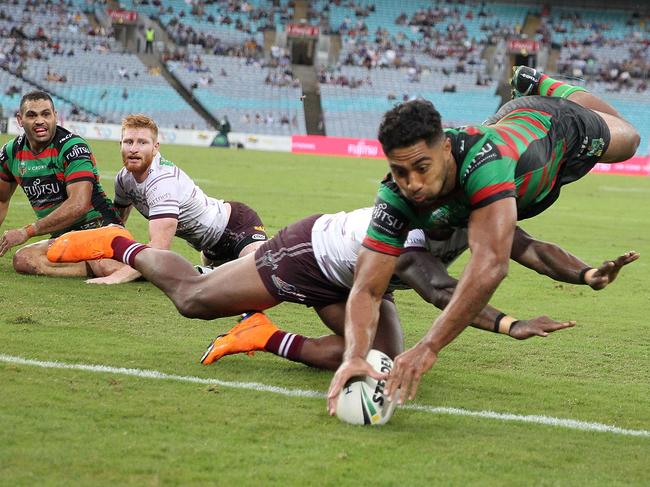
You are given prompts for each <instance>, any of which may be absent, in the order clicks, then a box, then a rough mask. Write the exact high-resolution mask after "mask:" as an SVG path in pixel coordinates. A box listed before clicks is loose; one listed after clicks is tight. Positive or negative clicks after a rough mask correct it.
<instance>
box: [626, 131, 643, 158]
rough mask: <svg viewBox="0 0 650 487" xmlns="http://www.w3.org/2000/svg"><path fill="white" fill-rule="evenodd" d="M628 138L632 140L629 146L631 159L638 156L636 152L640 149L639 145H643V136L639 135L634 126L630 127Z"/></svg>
mask: <svg viewBox="0 0 650 487" xmlns="http://www.w3.org/2000/svg"><path fill="white" fill-rule="evenodd" d="M628 137H629V139H630V141H629V146H630V154H629V157H633V156H634V154H636V151H637V149H638V148H639V145H640V144H641V134H639V131H638V130H637V129H636V128H634V127H633V126H632V125H630V130H629V135H628Z"/></svg>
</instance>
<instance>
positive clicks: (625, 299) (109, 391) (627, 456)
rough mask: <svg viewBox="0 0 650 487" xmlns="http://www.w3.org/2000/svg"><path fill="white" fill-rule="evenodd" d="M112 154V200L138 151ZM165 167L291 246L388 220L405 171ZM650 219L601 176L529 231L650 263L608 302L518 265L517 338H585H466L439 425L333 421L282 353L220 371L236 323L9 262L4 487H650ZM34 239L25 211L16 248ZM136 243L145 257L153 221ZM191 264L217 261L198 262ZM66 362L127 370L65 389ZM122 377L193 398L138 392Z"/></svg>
mask: <svg viewBox="0 0 650 487" xmlns="http://www.w3.org/2000/svg"><path fill="white" fill-rule="evenodd" d="M5 138H6V137H5ZM2 140H4V139H2ZM92 147H93V149H94V150H95V152H96V155H97V158H98V161H99V164H100V168H101V175H102V178H103V184H104V187H105V189H106V190H107V192H108V193H109V194H112V193H113V187H112V186H113V183H112V181H113V176H114V175H115V173H116V171H117V169H118V168H119V166H120V162H119V153H118V145H117V143H108V142H93V143H92ZM163 153H164V154H165V156H166V157H167V158H169V159H171V160H174V161H176V162H177V163H179V165H181V166H182V167H183V168H184V169H185V170H186V171H187V172H188V173H189V174H190V175H191V176H193V177H194V178H195V180H196V181H197V182H198V183H199V184H200V185H201V187H202V188H203V189H204V190H205V192H206V193H208V194H210V195H213V196H218V197H220V198H224V199H234V200H241V201H244V202H246V203H248V204H249V205H251V206H253V207H254V208H256V209H257V210H258V212H259V213H260V215H261V217H262V218H263V220H264V221H265V222H266V224H267V227H268V228H269V229H270V230H271V233H274V232H275V231H277V230H278V229H279V228H281V227H282V226H284V225H286V224H288V223H290V222H292V221H295V220H297V219H299V218H301V217H304V216H307V215H309V214H312V213H321V212H333V211H339V210H350V209H354V208H359V207H363V206H368V205H371V204H372V202H373V199H374V194H375V191H376V188H377V183H378V181H379V179H380V178H381V176H382V175H383V173H384V172H385V170H386V168H385V163H383V162H381V161H370V160H356V159H355V160H352V159H344V158H325V157H313V156H303V157H299V156H295V155H289V154H271V153H261V152H252V151H236V150H222V149H208V148H186V147H179V146H167V147H163ZM649 203H650V179H646V178H626V177H617V176H600V175H590V176H588V177H587V178H586V179H584V180H583V181H579V182H577V183H575V184H573V185H571V186H569V187H567V188H565V189H564V190H563V195H562V197H561V198H560V200H559V202H558V203H557V204H556V205H555V206H554V207H553V208H551V209H550V210H549V211H547V212H546V213H544V214H543V215H541V216H539V217H537V218H536V219H534V220H532V221H530V222H526V223H525V224H524V225H523V226H524V228H525V229H526V230H527V231H529V232H530V233H532V234H533V235H536V236H538V237H539V238H542V239H545V240H551V241H555V242H558V243H560V244H561V245H563V246H564V247H565V248H567V249H569V250H571V251H573V252H574V253H576V254H578V255H579V256H581V257H582V258H584V259H585V260H586V261H588V262H590V263H591V264H598V263H600V262H601V261H602V260H605V259H609V258H613V257H615V256H617V255H619V254H620V253H622V252H624V251H626V250H631V249H634V250H637V251H639V252H641V254H642V257H641V259H640V260H639V261H638V262H636V263H634V264H633V265H631V266H630V267H629V268H626V269H625V270H624V271H623V273H622V275H621V277H620V279H619V281H617V282H616V283H615V284H614V285H612V286H611V287H610V288H607V289H606V290H604V291H601V292H594V291H591V290H590V289H589V288H585V287H580V286H573V285H566V284H559V283H555V282H552V281H550V280H549V279H547V278H544V277H541V276H538V275H536V274H534V273H532V272H530V271H528V270H526V269H523V268H521V267H520V266H518V265H517V264H514V263H513V264H512V266H511V269H510V275H509V276H508V278H507V279H506V280H505V282H504V283H503V284H502V285H501V287H500V288H499V290H498V292H497V294H496V296H495V298H494V300H493V304H495V305H496V306H498V307H501V308H502V309H504V310H505V311H507V312H509V313H510V314H513V315H515V316H517V317H522V318H525V317H531V316H536V315H540V314H548V315H550V316H552V317H554V318H557V319H575V320H577V321H578V325H577V326H576V327H575V328H573V329H569V330H565V331H561V332H558V333H557V334H555V335H551V336H549V337H548V338H546V339H540V338H536V339H531V340H528V341H524V342H518V341H515V340H513V339H510V338H508V337H504V336H501V335H494V334H491V333H486V332H480V331H477V330H474V329H469V330H467V331H466V332H465V333H463V334H462V335H461V336H460V337H459V338H458V339H457V340H456V341H455V342H454V343H452V344H451V345H450V346H449V347H448V348H447V349H445V350H444V352H443V353H442V354H441V356H440V359H439V361H438V363H437V364H436V366H435V367H434V368H433V369H432V370H431V371H430V372H429V373H428V374H427V375H426V376H425V378H424V379H423V382H422V384H421V386H420V390H419V393H418V396H417V398H416V401H415V403H416V405H419V406H422V410H416V409H414V408H404V409H401V410H398V411H397V412H396V413H395V416H394V417H393V419H392V420H391V421H390V422H389V423H388V424H387V425H386V426H383V427H377V428H363V427H353V426H348V425H344V424H342V423H340V422H339V421H337V420H336V419H335V418H330V417H329V416H327V414H326V408H325V400H324V398H323V397H321V396H318V397H309V395H308V394H305V395H300V393H299V391H316V392H317V393H319V394H324V392H325V391H326V390H327V387H328V385H329V381H330V378H331V374H330V373H328V372H322V371H317V370H313V369H309V368H307V367H305V366H302V365H300V364H295V363H292V362H288V361H285V360H282V359H280V358H278V357H276V356H274V355H270V354H265V353H257V354H256V355H255V356H254V357H247V356H232V357H226V358H225V359H223V360H222V361H220V362H219V363H218V364H216V365H214V366H210V367H204V366H201V365H199V364H198V359H199V358H200V356H201V354H202V353H203V351H204V349H205V347H206V346H207V344H208V343H209V341H210V340H211V339H212V338H213V337H214V336H215V335H216V334H218V333H219V332H222V331H224V330H226V329H228V328H229V327H230V326H231V325H232V323H233V322H234V320H233V319H221V320H216V321H214V322H204V321H198V320H189V319H186V318H183V317H181V316H180V315H179V314H178V313H177V312H176V310H175V309H174V307H173V305H172V304H171V303H170V302H169V301H168V300H167V299H166V298H165V297H164V295H162V293H160V292H159V291H158V290H157V289H156V288H154V287H153V286H152V285H150V284H148V283H145V282H136V283H129V284H126V285H122V286H116V287H100V286H90V285H87V284H85V283H84V282H83V280H80V279H57V278H44V277H29V276H20V275H17V274H15V273H14V272H13V270H12V268H11V256H10V255H8V256H5V257H4V258H2V259H0V305H1V307H2V314H1V316H0V485H7V486H17V485H37V484H38V485H61V486H64V485H65V486H69V485H83V486H88V485H92V486H97V485H106V486H109V485H110V486H114V485H134V486H143V485H154V486H155V485H165V486H168V485H183V486H184V485H199V484H201V485H225V486H229V485H278V486H285V485H331V486H340V485H354V486H358V485H373V486H392V485H400V486H411V485H459V486H461V485H462V486H465V485H499V486H501V485H570V486H574V485H589V486H593V485H607V486H610V485H647V483H648V479H649V478H650V436H649V434H648V430H650V373H649V371H650V326H649V325H648V318H649V317H648V311H649V310H650V298H649V296H650V293H649V289H650V288H649V285H648V275H649V273H650V272H649V271H650V266H649V265H648V259H649V258H650V229H649V226H648V208H649ZM33 218H34V217H33V214H32V212H31V209H30V208H29V206H28V204H27V201H26V198H25V197H24V195H23V194H22V192H20V190H18V191H17V192H16V195H15V197H14V200H13V201H12V203H11V207H10V210H9V215H8V217H7V220H6V221H5V223H4V225H3V229H7V228H13V227H17V226H22V225H24V224H26V223H28V222H31V221H33ZM129 227H130V228H131V229H132V230H133V232H134V233H135V235H136V237H137V238H139V239H141V240H146V238H147V237H146V224H145V221H144V220H143V219H142V218H141V217H139V215H132V219H131V221H130V222H129ZM174 249H175V250H176V251H178V252H179V253H182V254H183V255H185V256H187V257H188V258H190V259H191V260H193V261H196V260H197V254H196V252H194V251H193V250H192V249H190V248H189V247H188V246H187V245H186V244H184V243H183V242H180V241H177V242H176V243H175V247H174ZM464 262H465V260H464V259H462V258H461V262H459V263H457V264H456V265H455V266H454V267H453V268H452V273H453V274H456V275H457V274H458V273H459V272H460V270H461V269H462V265H463V263H464ZM397 304H398V308H399V309H400V313H401V317H402V322H403V325H404V328H405V339H406V345H407V346H411V345H412V344H413V343H414V342H415V341H416V340H417V339H418V338H419V337H420V336H421V335H422V334H423V333H424V331H425V330H426V329H427V328H428V327H429V326H430V324H431V321H432V320H433V319H434V318H435V316H437V314H438V311H437V310H435V309H434V308H432V307H431V306H429V305H426V304H424V303H423V302H421V301H420V300H419V299H418V298H417V297H416V296H415V294H414V293H412V292H400V293H398V294H397ZM269 315H270V316H271V317H272V318H273V319H274V321H276V322H277V323H278V324H281V325H282V327H284V328H285V329H288V330H291V331H294V332H299V333H302V334H305V335H312V336H313V335H320V334H324V333H325V329H324V327H323V326H322V325H321V324H320V323H319V321H318V319H317V317H316V315H315V314H314V313H313V311H312V310H310V309H307V308H304V307H300V306H297V305H290V304H284V305H281V306H279V307H277V308H274V309H272V310H270V312H269ZM22 359H26V360H28V361H33V362H24V361H22ZM50 361H57V362H60V363H62V364H70V365H80V364H86V365H95V366H99V365H104V366H108V367H113V368H114V369H104V370H103V371H102V370H101V369H99V368H98V367H95V368H85V369H83V368H67V369H63V368H55V367H53V364H48V363H46V362H50ZM121 367H122V368H132V369H141V370H148V371H157V372H159V373H161V374H169V375H172V374H173V375H175V376H181V377H166V378H165V377H164V376H162V378H158V379H156V378H155V377H154V375H153V374H150V375H146V374H144V373H140V372H137V371H131V373H132V374H136V375H127V374H126V373H125V372H124V371H122V370H118V369H116V368H121ZM159 377H160V376H159ZM184 378H198V379H201V380H203V382H201V381H199V380H198V379H196V381H195V382H190V381H189V379H184ZM210 380H217V381H220V382H214V383H210V382H209V381H210ZM247 383H248V385H247ZM255 384H257V385H255ZM262 385H266V386H276V387H277V388H283V389H278V390H277V391H275V392H272V391H269V390H267V389H265V388H263V387H262ZM235 386H237V387H235ZM286 390H291V391H294V394H293V395H292V394H290V393H289V392H290V391H289V392H287V391H286ZM296 390H298V392H296ZM283 391H284V393H282V392H283ZM427 407H428V408H429V409H428V410H427V409H426V408H427ZM436 407H445V408H462V409H464V410H467V411H491V412H495V413H504V414H507V413H509V414H513V415H519V416H527V415H537V416H546V417H548V418H551V420H550V421H551V422H552V421H553V418H556V419H557V420H566V419H568V420H576V421H582V422H587V423H599V424H603V425H609V426H614V427H618V428H622V429H624V430H629V431H627V433H628V434H625V433H626V432H625V431H623V432H619V433H616V432H611V431H610V432H599V431H591V430H588V431H585V430H584V429H580V428H579V427H580V425H581V424H578V425H577V426H578V427H566V426H562V425H557V426H553V425H549V424H537V423H534V422H531V421H530V420H529V421H526V420H524V419H525V418H524V419H522V418H519V419H518V420H515V421H506V420H505V418H501V419H499V418H498V417H497V418H495V417H485V416H487V415H485V416H464V415H459V414H450V412H453V411H447V412H444V411H441V410H435V409H433V408H436ZM583 426H584V425H583ZM635 432H636V433H637V435H634V433H635ZM639 432H640V433H639Z"/></svg>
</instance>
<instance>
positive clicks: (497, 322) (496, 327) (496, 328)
mask: <svg viewBox="0 0 650 487" xmlns="http://www.w3.org/2000/svg"><path fill="white" fill-rule="evenodd" d="M505 316H506V314H505V313H499V314H498V315H497V317H496V318H494V328H493V329H492V331H493V332H494V333H499V327H500V326H501V320H502V319H503V318H504V317H505Z"/></svg>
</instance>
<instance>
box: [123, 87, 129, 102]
mask: <svg viewBox="0 0 650 487" xmlns="http://www.w3.org/2000/svg"><path fill="white" fill-rule="evenodd" d="M122 98H123V99H125V100H128V98H129V91H128V90H127V89H126V86H125V87H124V90H122Z"/></svg>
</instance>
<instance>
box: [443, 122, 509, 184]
mask: <svg viewBox="0 0 650 487" xmlns="http://www.w3.org/2000/svg"><path fill="white" fill-rule="evenodd" d="M446 133H447V137H448V138H449V139H450V141H451V152H452V155H453V156H454V160H455V161H456V164H457V167H458V181H459V183H460V184H461V185H464V184H465V183H466V182H467V180H468V178H469V177H470V176H471V175H472V174H473V173H474V172H476V170H477V169H479V168H481V167H483V166H484V165H485V164H487V163H489V162H493V161H496V160H498V159H500V158H501V150H500V149H499V147H500V145H502V141H501V137H500V135H499V133H498V132H497V131H496V130H494V129H493V128H492V127H487V126H483V125H475V126H467V127H458V128H456V129H449V131H448V132H446Z"/></svg>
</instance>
